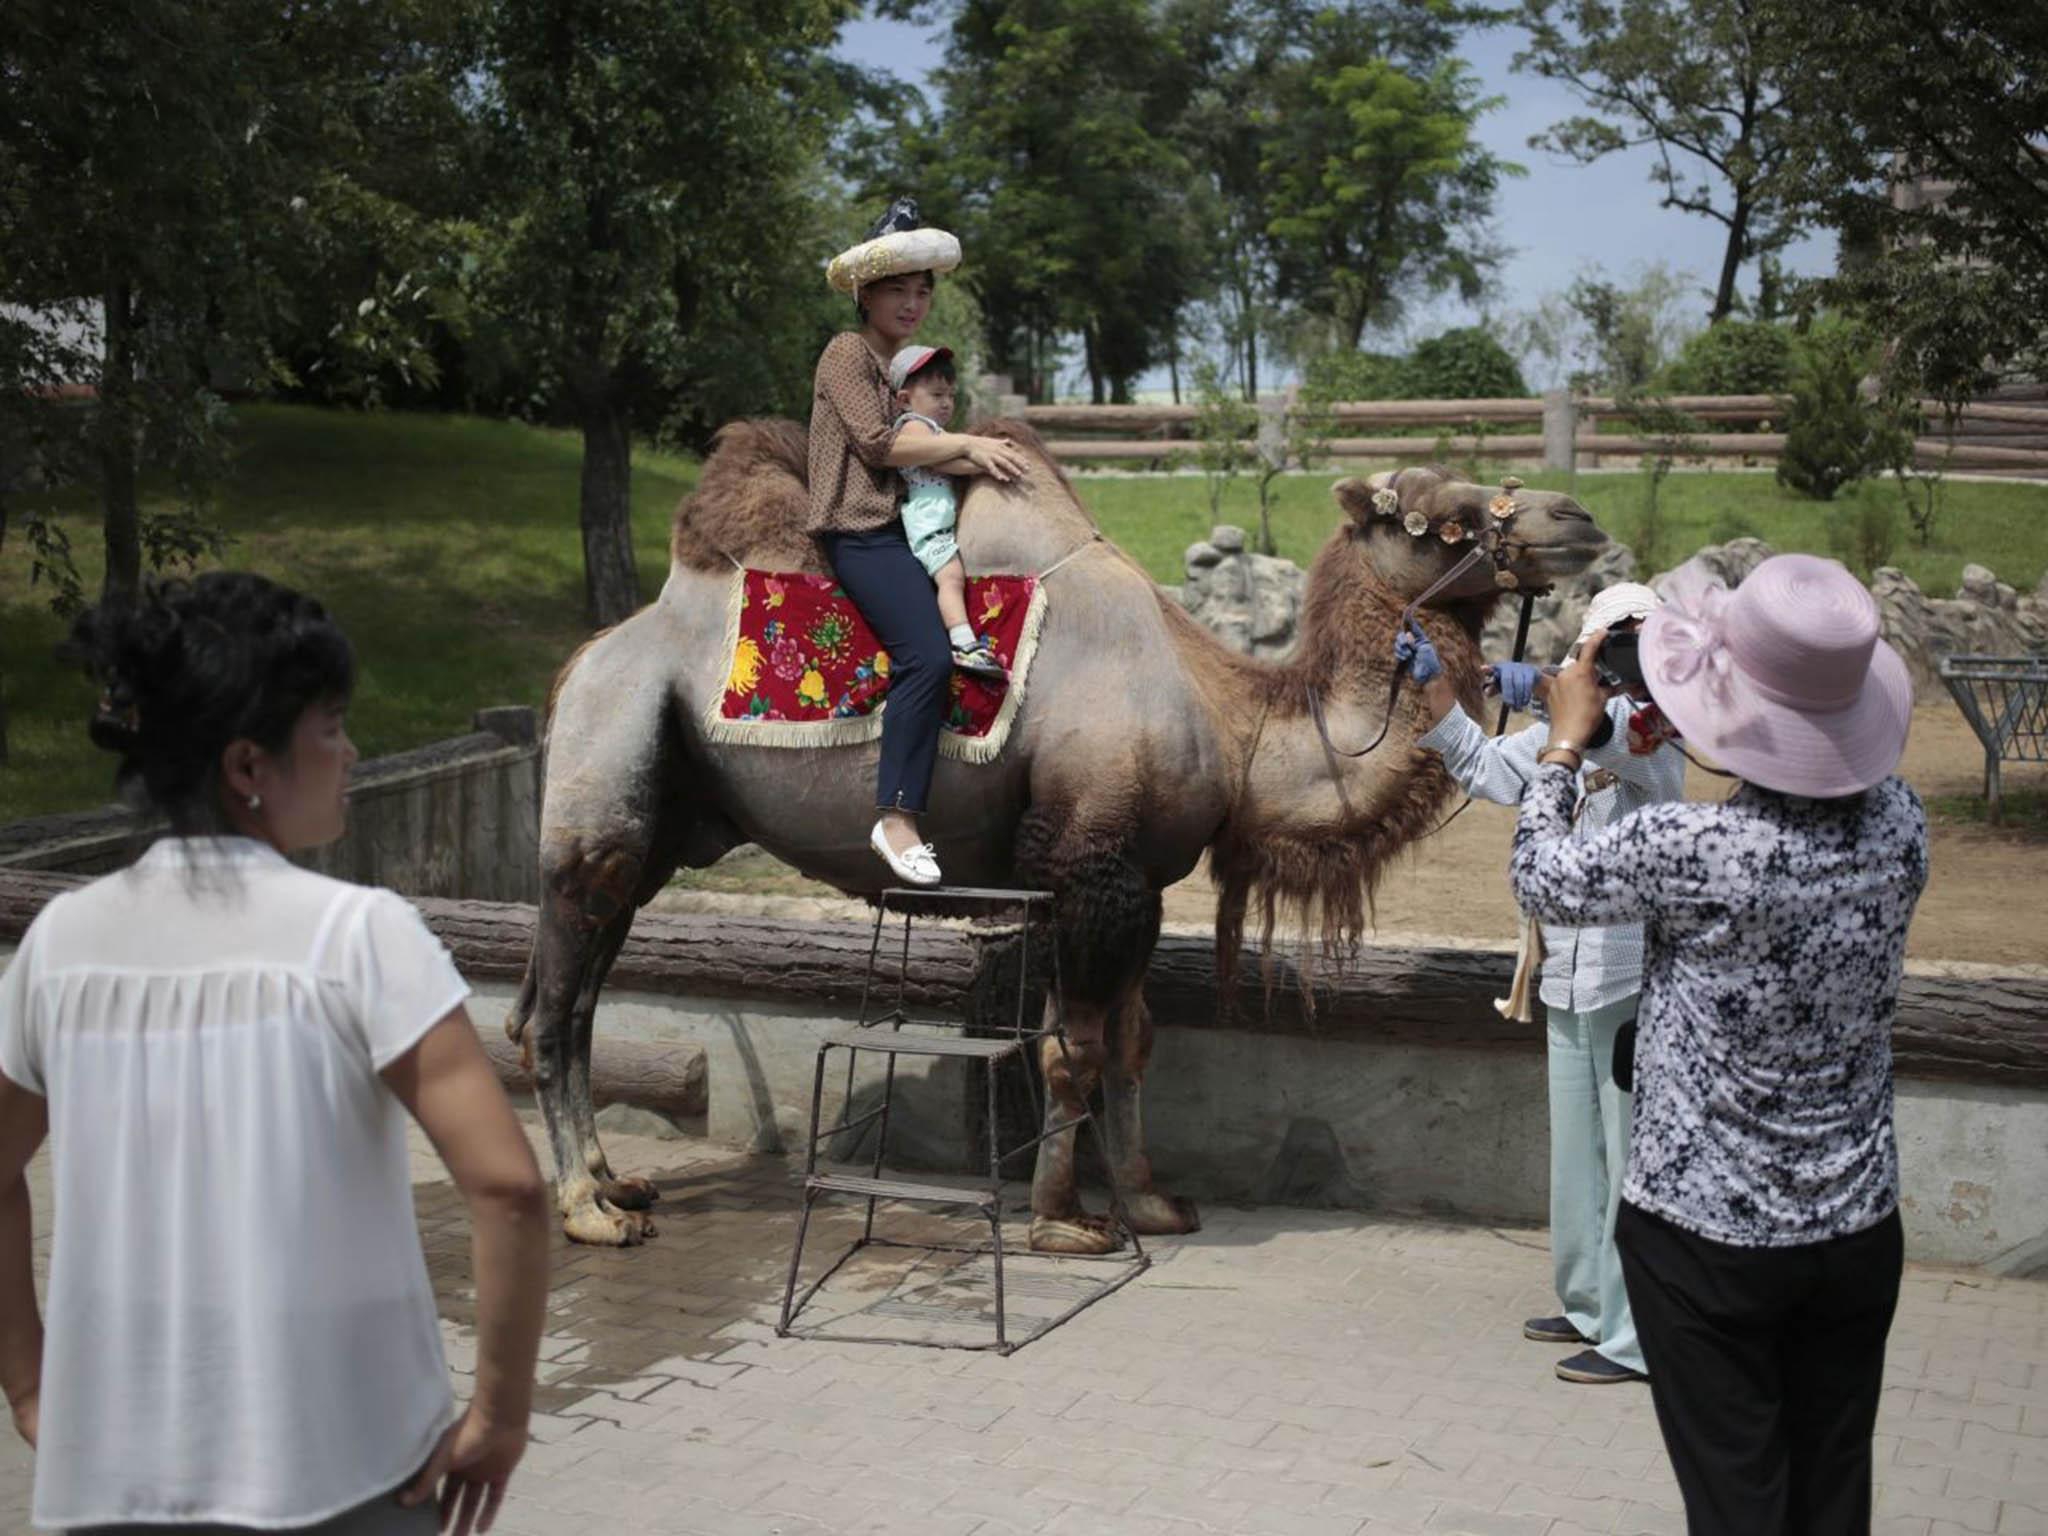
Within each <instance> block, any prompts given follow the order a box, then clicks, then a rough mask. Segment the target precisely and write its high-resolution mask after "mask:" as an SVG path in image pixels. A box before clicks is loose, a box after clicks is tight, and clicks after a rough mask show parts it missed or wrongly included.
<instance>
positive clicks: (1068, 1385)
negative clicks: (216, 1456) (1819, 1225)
mask: <svg viewBox="0 0 2048 1536" xmlns="http://www.w3.org/2000/svg"><path fill="white" fill-rule="evenodd" d="M610 1141H611V1150H612V1153H613V1161H614V1163H615V1164H616V1165H618V1166H620V1167H622V1168H634V1169H654V1170H657V1177H658V1179H659V1182H660V1183H661V1186H662V1189H663V1192H664V1198H663V1203H662V1207H661V1212H660V1216H659V1225H660V1228H661V1230H660V1234H659V1236H658V1237H657V1238H656V1240H655V1241H654V1242H653V1243H652V1244H650V1245H649V1246H647V1247H645V1248H642V1249H638V1250H633V1251H627V1252H609V1251H600V1250H593V1249H579V1248H571V1247H568V1246H566V1245H562V1244H559V1243H558V1245H557V1248H556V1251H555V1253H554V1257H553V1264H554V1294H553V1301H552V1307H553V1313H552V1318H551V1322H550V1332H549V1335H548V1338H547V1341H546V1344H545V1346H544V1348H543V1350H542V1353H543V1356H544V1361H545V1363H544V1364H543V1365H542V1367H541V1374H542V1379H543V1382H544V1383H545V1385H544V1387H543V1389H542V1392H541V1400H540V1407H541V1408H542V1409H543V1410H544V1411H543V1412H542V1414H541V1415H540V1416H539V1417H538V1418H537V1419H536V1421H535V1425H534V1438H535V1441H536V1444H535V1445H534V1447H533V1449H532V1451H531V1452H530V1454H529V1455H528V1457H527V1460H526V1462H525V1464H524V1466H523V1467H522V1469H521V1472H520V1474H519V1476H518V1477H517V1479H516V1480H515V1482H514V1484H513V1493H512V1497H511V1499H510V1500H509V1501H508V1504H507V1506H506V1511H505V1514H504V1515H503V1517H502V1518H501V1520H500V1523H499V1527H498V1529H499V1530H501V1531H505V1532H508V1533H512V1536H594V1533H599V1532H603V1533H629V1536H633V1533H650V1536H651V1533H660V1536H671V1533H675V1536H684V1533H703V1536H769V1533H779V1536H825V1533H833V1536H851V1533H869V1532H872V1533H877V1536H880V1533H888V1536H1021V1533H1027V1532H1028V1533H1034V1536H1037V1533H1043V1536H1059V1533H1073V1536H1200V1533H1203V1532H1232V1533H1241V1536H1259V1533H1274V1536H1376V1533H1392V1532H1405V1533H1435V1532H1473V1533H1505V1536H1520V1533H1527V1536H1576V1533H1580V1532H1594V1531H1599V1532H1613V1533H1627V1532H1682V1531H1683V1530H1684V1520H1683V1517H1682V1515H1681V1512H1680V1504H1679V1499H1678V1495H1677V1490H1676V1488H1675V1486H1674V1485H1673V1483H1672V1481H1671V1477H1670V1473H1669V1470H1668V1468H1667V1466H1666V1463H1665V1459H1664V1453H1663V1451H1662V1449H1661V1446H1660V1443H1659V1441H1658V1437H1657V1427H1656V1423H1655V1420H1654V1418H1653V1416H1652V1413H1651V1409H1650V1401H1649V1396H1648V1393H1647V1390H1646V1389H1643V1388H1639V1387H1604V1388H1602V1387H1574V1386H1567V1385H1565V1384H1563V1383H1561V1382H1559V1381H1557V1380H1555V1379H1554V1378H1553V1377H1552V1376H1551V1374H1550V1365H1551V1363H1552V1359H1553V1357H1554V1355H1555V1354H1556V1353H1558V1352H1557V1351H1554V1350H1550V1349H1546V1348H1545V1347H1543V1346H1540V1345H1535V1344H1530V1343H1526V1342H1524V1341H1523V1340H1522V1339H1521V1338H1520V1336H1519V1332H1518V1326H1519V1322H1520V1319H1521V1318H1523V1317H1524V1316H1526V1315H1529V1314H1532V1313H1536V1312H1541V1311H1545V1310H1547V1309H1548V1308H1549V1305H1550V1296H1549V1263H1548V1259H1547V1256H1546V1253H1545V1247H1544V1235H1543V1234H1542V1233H1541V1232H1529V1231H1489V1230H1485V1229H1481V1228H1473V1227H1461V1226H1449V1225H1440V1224H1434V1223H1426V1222H1418V1221H1402V1220H1394V1219H1372V1218H1366V1217H1361V1216H1357V1215H1353V1214H1350V1213H1341V1214H1340V1213H1327V1212H1308V1211H1298V1210H1284V1209H1257V1210H1232V1209H1212V1210H1210V1211H1208V1212H1207V1213H1206V1219H1207V1226H1206V1228H1205V1230H1204V1231H1203V1232H1202V1233H1201V1234H1200V1235H1199V1236H1197V1237H1194V1238H1191V1239H1186V1240H1183V1241H1179V1242H1175V1243H1164V1242H1162V1243H1161V1244H1159V1261H1158V1263H1156V1264H1155V1266H1154V1267H1153V1269H1152V1270H1151V1271H1150V1273H1148V1274H1146V1275H1144V1276H1143V1277H1141V1278H1140V1279H1139V1280H1137V1281H1136V1282H1135V1283H1133V1284H1132V1285H1130V1286H1128V1287H1126V1288H1125V1289H1124V1290H1122V1291H1121V1292H1119V1293H1117V1294H1115V1295H1113V1296H1111V1297H1109V1298H1108V1299H1106V1300H1105V1301H1103V1302H1102V1303H1101V1304H1099V1305H1097V1306H1095V1307H1093V1308H1091V1309H1089V1310H1087V1311H1085V1312H1083V1313H1081V1314H1080V1315H1079V1316H1078V1317H1077V1318H1075V1319H1074V1320H1073V1321H1071V1322H1069V1323H1067V1324H1065V1325H1064V1326H1062V1327H1060V1328H1058V1329H1056V1330H1054V1331H1053V1332H1051V1333H1049V1334H1048V1335H1046V1336H1044V1337H1042V1338H1039V1339H1037V1340H1036V1341H1035V1342H1033V1343H1031V1344H1030V1345H1028V1346H1027V1347H1026V1348H1024V1349H1023V1350H1021V1351H1020V1352H1019V1353H1017V1354H1016V1355H1014V1356H1011V1357H1010V1358H1008V1359H1003V1358H998V1357H995V1356H991V1355H978V1354H967V1353H962V1352H958V1351H944V1350H930V1349H899V1348H889V1347H886V1346H881V1347H878V1346H873V1345H852V1344H834V1343H824V1342H817V1341H812V1340H777V1339H776V1338H775V1337H774V1335H773V1331H772V1327H771V1324H772V1319H773V1305H774V1302H775V1300H776V1299H777V1298H778V1297H779V1294H780V1285H781V1275H782V1270H783V1266H784V1264H785V1263H786V1260H787V1256H788V1244H789V1242H790V1239H791V1237H792V1235H793V1231H794V1225H795V1216H794V1211H795V1202H794V1199H793V1197H792V1185H791V1179H790V1174H789V1171H788V1169H787V1168H786V1167H785V1165H784V1164H783V1163H782V1161H781V1160H780V1159H776V1158H765V1157H736V1156H733V1155H732V1154H730V1153H725V1152H721V1151H718V1150H717V1149H712V1148H706V1147H703V1146H700V1145H697V1144H694V1143H688V1142H651V1141H639V1140H632V1139H627V1138H610ZM419 1175H420V1177H421V1179H422V1182H421V1183H420V1184H419V1186H418V1188H417V1197H418V1203H419V1212H420V1222H421V1228H422V1231H423V1234H424V1237H425V1241H426V1245H427V1252H428V1257H429V1262H430V1266H431V1269H432V1273H433V1275H434V1280H435V1284H436V1287H437V1289H438V1290H439V1293H440V1296H441V1300H442V1310H443V1317H444V1320H445V1321H444V1331H445V1334H446V1337H447V1340H448V1348H449V1358H450V1363H451V1365H452V1367H453V1368H454V1370H455V1371H456V1373H457V1376H458V1382H457V1385H458V1389H463V1388H464V1386H465V1383H464V1382H463V1381H462V1380H461V1379H460V1378H461V1377H462V1375H463V1373H465V1372H467V1371H468V1370H469V1369H470V1368H471V1366H472V1363H473V1347H472V1345H471V1343H470V1342H469V1341H470V1339H471V1333H470V1329H469V1323H470V1321H471V1309H470V1303H469V1300H468V1297H469V1291H468V1263H469V1260H468V1244H467V1229H466V1224H465V1220H464V1216H463V1211H462V1207H461V1202H460V1200H459V1199H458V1198H457V1197H456V1195H455V1193H454V1191H453V1190H452V1189H451V1188H450V1187H449V1186H448V1185H447V1184H446V1183H445V1182H441V1181H440V1174H439V1170H438V1167H437V1166H435V1165H433V1164H432V1162H431V1160H430V1159H428V1158H425V1157H423V1158H422V1159H421V1161H420V1164H419ZM39 1193H40V1192H39ZM922 1220H929V1218H920V1217H914V1216H905V1217H903V1218H901V1219H900V1220H899V1222H898V1228H899V1230H904V1229H907V1230H910V1231H912V1232H916V1231H917V1230H918V1228H917V1225H916V1224H917V1223H918V1222H919V1221H922ZM48 1221H49V1215H48V1207H47V1200H46V1199H44V1200H43V1201H42V1203H41V1205H40V1208H39V1210H38V1226H39V1230H41V1231H42V1232H44V1233H47V1228H48ZM813 1230H814V1233H816V1234H817V1247H816V1248H815V1250H814V1251H815V1252H816V1253H817V1254H818V1255H819V1257H820V1259H821V1260H822V1259H824V1258H827V1257H829V1255H830V1253H831V1252H832V1251H833V1243H834V1240H835V1239H836V1240H838V1241H840V1242H842V1243H843V1242H844V1240H846V1239H847V1238H848V1237H850V1236H851V1235H852V1232H853V1230H854V1227H853V1225H852V1223H851V1222H850V1221H849V1220H848V1219H846V1218H844V1217H833V1218H830V1219H828V1220H827V1221H825V1222H823V1223H814V1227H813ZM1015 1231H1016V1235H1017V1237H1018V1239H1019V1240H1020V1242H1021V1237H1022V1231H1021V1226H1019V1227H1017V1228H1015ZM883 1257H884V1259H885V1260H886V1262H869V1261H866V1260H863V1261H862V1262H860V1263H857V1264H856V1265H854V1266H850V1267H849V1269H848V1270H846V1271H842V1273H841V1274H840V1275H839V1276H838V1277H836V1278H835V1279H834V1281H833V1282H832V1284H831V1285H830V1286H829V1287H828V1288H827V1290H826V1291H825V1292H824V1293H823V1295H822V1296H821V1298H820V1301H819V1303H818V1307H817V1311H816V1319H817V1321H818V1323H819V1325H820V1326H821V1327H822V1328H824V1329H826V1330H845V1329H858V1330H860V1331H876V1330H878V1329H881V1330H894V1329H939V1330H947V1329H950V1330H953V1331H954V1332H955V1334H956V1335H958V1334H959V1333H960V1330H962V1329H965V1328H972V1327H978V1326H980V1325H981V1324H983V1323H984V1322H985V1317H984V1316H982V1315H977V1313H976V1311H975V1309H976V1308H977V1307H979V1306H981V1305H982V1299H983V1297H984V1295H985V1293H984V1292H983V1291H982V1290H981V1289H980V1287H979V1285H978V1284H977V1283H975V1282H976V1280H977V1277H976V1276H974V1275H973V1274H971V1273H964V1272H952V1273H949V1272H947V1271H946V1269H945V1268H944V1267H943V1266H941V1265H938V1264H935V1263H933V1262H932V1261H930V1260H926V1259H919V1258H916V1257H915V1256H912V1255H908V1254H902V1255H896V1256H894V1257H893V1258H892V1257H890V1256H888V1255H886V1254H885V1255H884V1256H883ZM1074 1268H1075V1267H1074V1266H1070V1265H1069V1266H1057V1265H1053V1264H1050V1263H1048V1262H1047V1261H1044V1260H1032V1259H1029V1258H1025V1259H1020V1260H1019V1261H1018V1262H1017V1263H1016V1265H1015V1266H1014V1268H1013V1269H1012V1272H1011V1273H1012V1281H1013V1283H1012V1292H1013V1296H1012V1300H1013V1304H1014V1312H1013V1315H1027V1316H1028V1315H1034V1314H1036V1315H1043V1314H1045V1313H1047V1312H1049V1311H1056V1310H1058V1309H1059V1308H1060V1307H1061V1306H1062V1305H1063V1304H1064V1302H1065V1301H1066V1299H1067V1298H1068V1297H1070V1296H1071V1295H1072V1294H1074V1286H1075V1284H1076V1283H1077V1282H1076V1280H1075V1279H1074ZM1887 1383H1888V1384H1887V1387H1886V1390H1885V1395H1884V1404H1883V1410H1882V1413H1881V1415H1880V1418H1879V1422H1878V1437H1877V1461H1878V1469H1877V1482H1878V1491H1877V1508H1878V1511H1879V1516H1880V1518H1879V1521H1878V1526H1877V1529H1878V1530H1880V1531H1883V1532H1889V1533H1895V1536H1937V1533H1942V1536H1946V1533H1960V1532H2009V1533H2027V1532H2041V1533H2048V1285H2042V1284H2038V1283H2031V1282H2018V1281H2000V1280H1990V1279H1984V1278H1980V1277H1977V1276H1974V1275H1970V1274H1964V1273H1957V1272H1951V1271H1943V1270H1934V1269H1920V1268H1915V1269H1913V1270H1911V1271H1909V1273H1908V1275H1907V1279H1906V1287H1905V1294H1904V1297H1903V1300H1902V1303H1901V1307H1900V1312H1899V1319H1898V1323H1897V1325H1896V1327H1895V1328H1894V1330H1893V1334H1892V1342H1891V1353H1890V1358H1889V1362H1888V1368H1887ZM28 1478H29V1458H28V1454H27V1452H26V1451H25V1450H24V1449H23V1448H22V1447H20V1446H19V1445H18V1444H14V1443H10V1444H9V1445H8V1446H7V1447H6V1448H5V1450H4V1451H0V1526H4V1527H5V1529H7V1530H26V1529H27V1518H26V1508H27V1497H28Z"/></svg>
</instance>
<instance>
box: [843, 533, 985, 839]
mask: <svg viewBox="0 0 2048 1536" xmlns="http://www.w3.org/2000/svg"><path fill="white" fill-rule="evenodd" d="M823 543H824V546H825V558H826V559H828V560H830V561H831V562H832V573H833V574H834V575H835V576H837V577H838V578H839V585H841V586H842V587H844V588H846V595H847V596H849V597H851V598H852V599H853V605H854V606H855V607H856V608H858V609H859V610H860V616H861V617H862V618H864V619H866V620H867V621H868V627H869V628H870V629H872V630H873V631H874V632H875V638H876V639H877V640H880V641H881V642H882V648H883V649H884V650H886V651H887V652H888V653H889V700H888V704H887V705H886V707H884V709H883V710H882V763H881V770H880V772H879V773H878V774H877V775H876V783H875V804H876V805H877V806H879V807H880V808H881V809H883V810H885V811H910V812H913V813H914V812H918V811H922V810H923V809H924V808H925V802H926V800H927V799H929V797H930V795H931V788H932V764H933V762H934V761H935V760H936V759H937V758H938V755H939V726H940V724H941V723H942V722H943V721H944V719H945V717H946V701H947V689H948V685H949V684H950V683H951V682H952V680H953V645H952V642H951V641H949V640H948V639H947V638H946V626H945V624H944V622H943V621H942V620H941V619H940V618H939V600H938V596H937V594H936V593H935V592H934V590H933V588H932V579H931V577H930V576H929V575H928V574H926V572H925V568H924V567H923V566H921V565H919V564H918V563H917V556H915V555H913V554H912V553H911V552H910V541H909V540H908V539H906V538H905V537H904V536H903V525H902V524H901V523H891V524H889V526H888V527H886V528H878V529H876V530H875V531H874V532H873V533H828V534H826V535H825V536H824V539H823Z"/></svg>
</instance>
